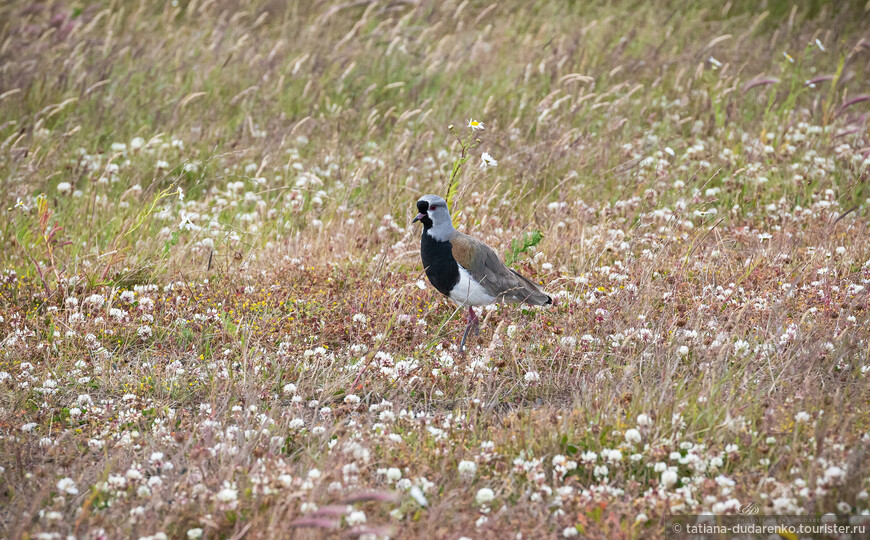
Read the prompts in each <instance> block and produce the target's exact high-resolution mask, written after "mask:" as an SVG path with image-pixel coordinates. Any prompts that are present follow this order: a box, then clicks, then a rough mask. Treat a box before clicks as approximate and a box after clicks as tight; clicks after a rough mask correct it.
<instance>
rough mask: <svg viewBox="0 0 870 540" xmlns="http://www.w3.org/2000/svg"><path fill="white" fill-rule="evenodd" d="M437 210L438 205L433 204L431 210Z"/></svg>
mask: <svg viewBox="0 0 870 540" xmlns="http://www.w3.org/2000/svg"><path fill="white" fill-rule="evenodd" d="M436 208H438V205H437V204H433V205H432V206H430V207H429V210H435V209H436Z"/></svg>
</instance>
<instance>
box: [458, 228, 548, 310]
mask: <svg viewBox="0 0 870 540" xmlns="http://www.w3.org/2000/svg"><path fill="white" fill-rule="evenodd" d="M450 244H451V248H452V249H451V250H452V252H453V258H454V259H456V262H458V263H459V264H460V265H462V267H463V268H465V269H466V270H468V273H469V274H471V277H472V278H473V279H474V280H475V281H477V282H478V283H480V286H481V287H483V288H484V290H486V292H488V293H489V294H491V295H492V296H495V297H496V298H498V299H499V300H501V301H502V302H509V303H520V302H525V303H527V304H532V305H536V306H541V305H544V304H550V303H552V299H551V298H550V297H549V296H547V295H546V294H544V293H543V292H541V289H540V288H539V287H538V286H537V285H535V284H534V283H532V281H530V280H528V279H526V278H525V277H523V276H521V275H519V274H518V273H516V272H514V271H513V270H511V269H510V268H508V267H507V266H505V265H504V263H503V262H501V259H499V258H498V255H496V253H495V251H493V250H492V248H491V247H489V246H487V245H486V244H484V243H483V242H481V241H480V240H477V239H475V238H472V237H470V236H468V235H467V234H462V233H459V234H457V235H456V236H454V237H453V238H451V239H450Z"/></svg>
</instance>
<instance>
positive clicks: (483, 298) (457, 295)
mask: <svg viewBox="0 0 870 540" xmlns="http://www.w3.org/2000/svg"><path fill="white" fill-rule="evenodd" d="M450 299H451V300H453V301H454V302H456V303H457V304H459V305H460V306H466V307H467V306H487V305H489V304H492V303H493V302H495V297H494V296H491V295H490V294H489V293H488V292H486V289H484V288H483V287H482V286H481V285H480V283H477V282H476V281H474V279H472V277H471V274H469V273H468V270H466V269H465V268H463V267H462V265H459V283H457V284H456V286H455V287H453V290H452V291H450Z"/></svg>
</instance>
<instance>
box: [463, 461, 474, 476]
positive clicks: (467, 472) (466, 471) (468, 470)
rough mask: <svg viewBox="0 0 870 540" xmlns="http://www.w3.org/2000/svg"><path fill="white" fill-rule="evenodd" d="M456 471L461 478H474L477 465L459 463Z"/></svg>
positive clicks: (466, 462)
mask: <svg viewBox="0 0 870 540" xmlns="http://www.w3.org/2000/svg"><path fill="white" fill-rule="evenodd" d="M458 469H459V474H460V475H461V476H474V474H475V473H476V472H477V463H475V462H473V461H467V460H463V461H460V462H459V467H458Z"/></svg>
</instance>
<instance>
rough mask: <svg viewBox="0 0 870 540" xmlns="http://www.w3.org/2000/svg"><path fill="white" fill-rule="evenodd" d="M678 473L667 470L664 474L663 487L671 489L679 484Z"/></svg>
mask: <svg viewBox="0 0 870 540" xmlns="http://www.w3.org/2000/svg"><path fill="white" fill-rule="evenodd" d="M677 478H678V477H677V473H676V471H671V470H667V471H664V472H663V473H662V485H664V486H665V487H666V488H667V487H671V486H673V485H674V484H676V483H677Z"/></svg>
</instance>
